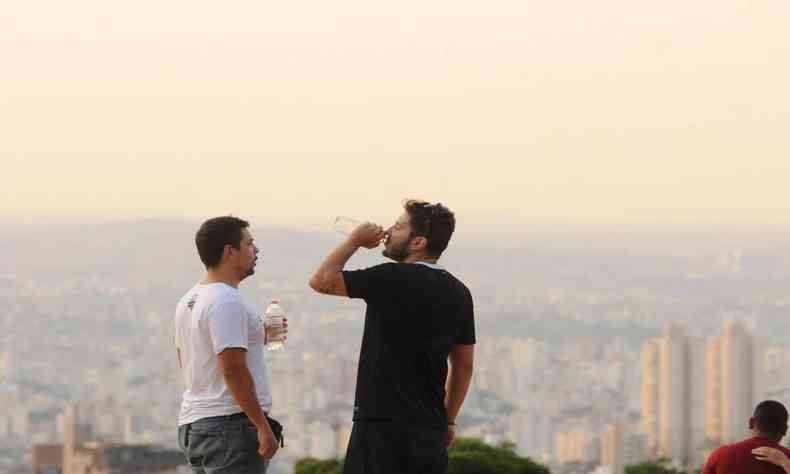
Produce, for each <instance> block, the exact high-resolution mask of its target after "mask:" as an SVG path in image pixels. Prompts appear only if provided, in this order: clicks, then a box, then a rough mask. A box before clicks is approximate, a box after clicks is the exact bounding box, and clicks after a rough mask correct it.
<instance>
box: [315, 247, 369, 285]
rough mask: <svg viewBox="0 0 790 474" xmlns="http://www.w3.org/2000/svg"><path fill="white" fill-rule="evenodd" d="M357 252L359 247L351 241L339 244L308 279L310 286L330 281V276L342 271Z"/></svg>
mask: <svg viewBox="0 0 790 474" xmlns="http://www.w3.org/2000/svg"><path fill="white" fill-rule="evenodd" d="M357 250H359V245H357V244H355V243H354V242H352V241H351V240H346V241H345V242H343V243H342V244H340V245H339V246H338V247H337V248H336V249H335V250H333V251H332V253H330V254H329V256H327V257H326V258H325V259H324V261H323V262H321V265H320V266H319V267H318V270H316V271H315V274H314V275H313V278H311V279H310V285H311V286H314V287H315V286H319V285H320V284H322V283H323V282H326V281H328V280H330V276H331V275H332V274H334V273H338V272H341V271H343V268H344V267H345V266H346V263H348V261H349V259H351V256H352V255H354V253H356V251H357Z"/></svg>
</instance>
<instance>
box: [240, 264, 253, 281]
mask: <svg viewBox="0 0 790 474" xmlns="http://www.w3.org/2000/svg"><path fill="white" fill-rule="evenodd" d="M255 263H256V262H254V261H253V262H252V265H250V267H249V268H248V269H247V270H246V271H244V272H243V275H244V276H243V277H242V279H244V278H247V277H251V276H253V275H255Z"/></svg>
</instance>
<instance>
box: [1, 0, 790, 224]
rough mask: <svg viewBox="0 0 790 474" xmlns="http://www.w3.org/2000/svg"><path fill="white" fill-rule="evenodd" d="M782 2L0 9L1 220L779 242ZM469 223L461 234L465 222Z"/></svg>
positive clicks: (92, 3) (784, 183) (784, 188)
mask: <svg viewBox="0 0 790 474" xmlns="http://www.w3.org/2000/svg"><path fill="white" fill-rule="evenodd" d="M788 24H790V2H788V1H787V0H749V1H747V0H737V1H733V0H695V1H692V2H689V1H687V0H667V1H664V2H648V1H633V0H599V1H596V2H588V1H581V0H575V1H570V0H552V1H538V0H523V1H496V0H491V1H486V2H481V1H475V2H457V1H449V0H436V1H431V2H424V1H419V2H418V1H402V2H397V3H383V2H370V1H351V0H336V1H333V2H317V1H316V2H304V1H298V0H297V1H291V2H264V1H254V2H253V1H237V2H231V3H218V2H197V1H175V0H168V1H164V2H163V1H152V0H138V1H135V2H108V1H106V0H101V1H98V0H74V1H71V2H60V1H54V0H53V1H36V0H27V1H23V2H21V1H20V2H7V4H5V5H4V6H3V7H1V8H0V68H1V69H2V70H1V71H0V164H2V168H0V169H2V174H1V175H0V176H1V178H0V179H2V186H1V187H0V216H5V217H6V218H9V217H10V218H12V219H16V218H22V217H25V216H38V217H42V216H46V217H59V218H69V217H71V216H80V217H115V218H130V217H149V216H150V217H160V216H186V217H193V218H194V217H206V216H209V215H212V214H216V213H226V212H232V213H235V214H237V215H241V216H250V217H255V218H258V219H263V218H266V219H271V220H272V221H273V222H278V223H294V222H299V221H310V222H320V221H322V220H324V219H325V220H330V219H331V217H332V216H334V215H336V214H349V215H353V216H358V217H363V218H364V217H367V216H370V217H371V218H375V219H380V218H383V217H384V216H391V215H392V214H393V213H396V212H397V209H398V203H399V201H400V199H401V198H403V197H407V196H413V197H422V198H425V199H429V200H440V201H443V202H446V203H447V204H448V205H450V207H451V208H453V209H454V210H455V211H456V212H457V213H458V214H459V215H460V216H469V219H470V220H471V221H472V222H478V223H482V222H483V218H482V216H489V217H496V216H501V217H504V218H506V219H511V220H513V221H514V222H515V221H516V220H525V221H529V220H531V219H545V220H559V221H569V222H593V223H596V222H647V223H652V222H699V221H701V222H724V223H739V222H758V223H788V222H790V191H789V189H790V186H789V185H788V183H790V133H788V130H790V93H788V84H790V60H788V58H790V33H787V25H788ZM473 216H474V217H473Z"/></svg>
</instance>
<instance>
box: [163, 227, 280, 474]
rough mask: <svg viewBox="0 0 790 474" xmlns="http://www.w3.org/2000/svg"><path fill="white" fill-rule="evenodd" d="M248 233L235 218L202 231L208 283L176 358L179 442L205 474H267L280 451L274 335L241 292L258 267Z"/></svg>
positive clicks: (191, 295) (182, 328) (185, 314)
mask: <svg viewBox="0 0 790 474" xmlns="http://www.w3.org/2000/svg"><path fill="white" fill-rule="evenodd" d="M248 227H249V224H248V223H247V222H246V221H244V220H242V219H238V218H236V217H232V216H224V217H216V218H213V219H209V220H207V221H206V222H204V223H203V224H202V225H201V226H200V229H199V230H198V231H197V234H196V235H195V244H196V245H197V250H198V254H199V255H200V259H201V261H202V262H203V264H204V265H205V266H206V277H205V279H204V280H203V281H202V282H200V283H198V284H197V285H195V286H194V287H192V288H191V289H190V290H189V291H188V292H187V293H186V294H185V295H184V296H183V297H182V298H181V300H180V301H179V303H178V306H177V308H176V314H175V334H176V338H175V339H176V353H177V356H178V364H179V367H180V368H181V372H182V375H183V377H184V382H185V385H186V390H185V391H184V395H183V400H182V403H181V412H180V414H179V419H178V440H179V446H180V447H181V450H182V451H183V452H184V455H185V456H186V458H187V461H188V462H189V464H190V466H191V467H192V470H193V471H194V472H195V473H197V474H236V473H256V474H257V473H265V472H266V468H267V467H268V462H269V460H270V459H271V458H272V456H274V454H275V453H276V452H277V448H278V439H277V437H276V436H275V433H274V432H273V429H274V430H275V431H277V430H278V429H281V428H279V427H278V426H277V424H276V422H274V421H273V420H271V419H270V418H268V417H267V413H268V412H269V411H270V410H271V406H272V396H271V388H270V385H269V378H268V374H267V370H266V363H265V361H264V358H263V346H264V344H265V342H266V337H267V335H266V330H265V328H264V325H263V322H262V320H261V318H260V317H259V316H257V315H256V314H255V312H254V311H253V310H251V309H250V308H249V307H248V306H247V305H246V304H245V303H244V301H243V300H242V298H241V294H240V293H239V290H238V286H239V283H240V282H241V281H242V280H243V279H245V278H247V277H248V276H250V275H252V274H253V273H254V272H255V263H256V261H257V254H258V248H257V247H256V246H255V243H254V241H253V238H252V235H251V234H250V231H249V229H248ZM278 434H279V432H278Z"/></svg>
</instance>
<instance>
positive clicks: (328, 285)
mask: <svg viewBox="0 0 790 474" xmlns="http://www.w3.org/2000/svg"><path fill="white" fill-rule="evenodd" d="M383 237H384V230H383V229H382V228H381V227H380V226H377V225H376V224H372V223H370V222H368V223H365V224H361V225H360V226H359V227H357V228H356V229H355V230H354V232H352V233H351V235H350V236H349V237H348V239H347V240H346V241H345V242H343V243H342V244H340V245H339V246H338V247H337V248H336V249H335V250H333V251H332V253H330V254H329V256H328V257H326V258H325V259H324V261H323V262H322V263H321V265H320V266H319V267H318V270H316V271H315V274H314V275H313V277H312V278H310V288H312V289H313V290H315V291H317V292H318V293H323V294H325V295H335V296H348V291H347V290H346V282H345V280H344V279H343V268H344V267H345V266H346V263H347V262H348V260H349V259H350V258H351V256H352V255H354V253H356V251H357V250H358V249H359V248H360V247H366V248H369V249H372V248H376V247H377V246H378V245H379V243H380V242H381V239H382V238H383Z"/></svg>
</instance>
